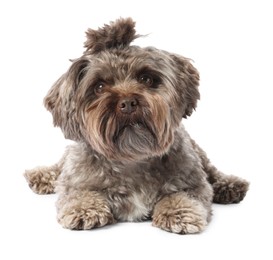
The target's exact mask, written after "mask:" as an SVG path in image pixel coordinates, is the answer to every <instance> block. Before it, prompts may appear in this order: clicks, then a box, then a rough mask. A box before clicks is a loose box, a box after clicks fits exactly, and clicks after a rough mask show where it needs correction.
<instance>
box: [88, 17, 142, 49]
mask: <svg viewBox="0 0 273 260" xmlns="http://www.w3.org/2000/svg"><path fill="white" fill-rule="evenodd" d="M140 36H141V35H137V34H136V30H135V22H134V21H133V20H132V18H130V17H129V18H120V19H117V20H116V21H112V22H110V24H109V25H108V24H105V25H104V26H103V27H102V28H98V29H97V30H93V29H90V28H89V29H88V30H87V32H86V37H87V40H86V42H85V43H84V47H85V48H86V51H85V52H84V54H94V53H98V52H100V51H103V50H106V49H111V48H120V47H126V46H129V45H130V43H131V42H132V41H133V40H135V39H136V38H138V37H140Z"/></svg>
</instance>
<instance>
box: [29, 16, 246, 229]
mask: <svg viewBox="0 0 273 260" xmlns="http://www.w3.org/2000/svg"><path fill="white" fill-rule="evenodd" d="M134 25H135V23H134V22H133V21H132V19H131V18H127V19H119V20H117V21H115V22H112V23H110V25H105V26H104V27H103V28H99V29H98V30H91V29H89V30H88V31H87V41H86V42H85V47H86V50H85V52H84V54H83V56H82V57H80V58H79V59H77V60H74V61H73V63H72V65H71V67H70V68H69V70H68V71H67V72H66V73H65V74H64V75H62V76H61V78H60V79H59V80H58V81H57V82H56V83H55V84H54V85H53V87H52V88H51V89H50V91H49V92H48V94H47V96H46V97H45V100H44V103H45V106H46V108H47V109H48V110H49V111H50V112H51V113H52V115H53V120H54V124H55V126H59V127H60V128H61V129H62V131H63V133H64V136H65V137H66V138H68V139H72V140H74V141H75V144H74V145H71V146H69V147H68V148H67V150H66V152H65V154H64V156H63V158H62V159H61V160H60V162H59V163H57V164H56V165H54V166H52V167H38V168H35V169H33V170H28V171H26V172H25V177H26V179H27V181H28V183H29V185H30V187H31V188H32V189H33V190H34V191H35V192H37V193H39V194H48V193H53V192H55V191H56V192H57V193H58V194H59V198H58V201H57V211H58V221H59V223H60V224H61V225H62V226H63V227H65V228H69V229H91V228H94V227H100V226H104V225H107V224H111V223H114V222H116V221H141V220H145V219H152V223H153V225H154V226H156V227H159V228H161V229H164V230H167V231H171V232H175V233H181V234H186V233H196V232H200V231H202V230H203V229H204V228H205V227H206V225H207V223H208V221H209V220H210V217H211V204H212V202H213V201H214V202H216V203H223V204H228V203H238V202H240V201H241V200H242V199H243V198H244V196H245V194H246V192H247V189H248V182H247V181H245V180H242V179H240V178H238V177H234V176H227V175H224V174H223V173H221V172H219V171H218V170H217V169H216V168H215V167H214V166H213V165H212V164H211V163H210V161H209V159H208V158H207V156H206V154H205V152H204V151H203V150H202V149H201V148H200V147H199V146H198V145H197V144H196V143H195V142H194V141H193V140H192V139H191V138H190V136H189V135H188V133H187V132H186V130H185V129H184V127H183V126H182V125H181V120H182V118H183V117H184V118H186V117H187V116H190V115H191V113H192V112H193V110H194V109H195V107H196V103H197V100H198V99H199V92H198V84H199V74H198V72H197V70H196V69H195V68H194V67H193V65H192V64H191V62H190V60H189V59H187V58H184V57H182V56H179V55H177V54H172V53H168V52H166V51H162V50H158V49H156V48H152V47H147V48H140V47H138V46H132V45H130V43H131V42H132V41H133V40H134V39H135V38H137V37H138V35H136V33H135V29H134Z"/></svg>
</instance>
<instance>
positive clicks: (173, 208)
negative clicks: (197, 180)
mask: <svg viewBox="0 0 273 260" xmlns="http://www.w3.org/2000/svg"><path fill="white" fill-rule="evenodd" d="M175 200H176V202H177V203H176V202H175ZM207 215H208V214H207V210H206V209H205V208H204V207H203V205H202V204H201V203H199V202H198V201H196V200H191V199H189V198H182V199H181V198H175V199H174V200H173V199H172V201H170V200H169V199H168V198H167V199H163V200H162V201H160V202H159V203H158V204H157V205H156V207H155V210H154V213H153V226H156V227H159V228H161V229H163V230H166V231H169V232H173V233H178V234H193V233H199V232H201V231H203V230H204V229H205V227H206V225H207Z"/></svg>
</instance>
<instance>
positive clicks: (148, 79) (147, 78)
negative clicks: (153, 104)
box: [138, 74, 154, 87]
mask: <svg viewBox="0 0 273 260" xmlns="http://www.w3.org/2000/svg"><path fill="white" fill-rule="evenodd" d="M138 81H139V82H140V83H141V84H144V85H146V86H148V87H151V86H152V85H153V84H154V79H153V77H152V76H151V75H149V74H142V75H141V76H140V77H139V79H138Z"/></svg>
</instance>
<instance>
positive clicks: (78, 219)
mask: <svg viewBox="0 0 273 260" xmlns="http://www.w3.org/2000/svg"><path fill="white" fill-rule="evenodd" d="M57 211H58V221H59V223H60V224H61V225H62V226H63V227H64V228H68V229H77V230H79V229H92V228H95V227H102V226H105V225H107V224H112V223H114V222H115V219H114V217H113V215H112V213H111V210H110V207H109V205H108V203H107V201H106V199H105V198H104V196H103V195H101V194H100V193H99V192H96V191H88V190H84V191H81V190H72V191H71V190H70V191H69V192H68V193H64V194H60V196H59V199H58V201H57Z"/></svg>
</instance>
